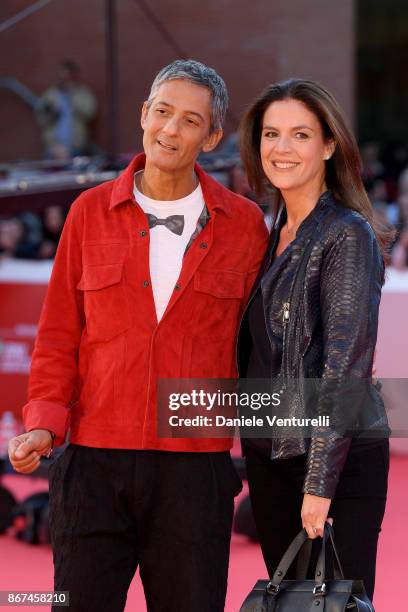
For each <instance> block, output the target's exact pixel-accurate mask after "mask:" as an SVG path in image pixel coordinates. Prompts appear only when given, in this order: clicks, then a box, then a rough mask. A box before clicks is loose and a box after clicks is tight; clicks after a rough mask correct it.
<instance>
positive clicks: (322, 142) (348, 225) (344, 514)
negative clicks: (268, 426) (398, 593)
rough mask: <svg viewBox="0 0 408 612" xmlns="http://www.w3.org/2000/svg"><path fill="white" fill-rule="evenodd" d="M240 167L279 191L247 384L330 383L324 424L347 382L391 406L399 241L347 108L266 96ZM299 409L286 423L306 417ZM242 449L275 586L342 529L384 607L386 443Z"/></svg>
mask: <svg viewBox="0 0 408 612" xmlns="http://www.w3.org/2000/svg"><path fill="white" fill-rule="evenodd" d="M241 153H242V157H243V160H244V164H245V167H246V170H247V173H248V178H249V181H250V184H251V186H252V187H253V188H254V189H256V191H257V192H258V193H265V190H267V189H268V188H269V190H270V188H271V187H272V188H273V193H272V198H273V200H274V204H275V205H274V212H275V222H274V225H273V227H272V232H271V240H270V246H269V249H268V251H267V254H266V257H265V261H264V264H263V266H262V268H261V272H260V274H259V278H258V280H257V282H256V283H255V286H254V289H253V292H252V297H251V299H250V301H249V304H248V306H247V309H246V312H245V314H244V318H243V321H242V325H241V330H240V335H239V343H238V362H239V369H240V377H247V378H268V379H270V378H276V377H279V379H281V380H287V379H295V380H298V381H299V380H304V379H307V378H318V379H320V380H319V383H320V384H319V390H318V393H317V398H318V399H317V400H316V407H315V412H314V415H318V414H321V415H329V416H331V417H336V416H337V417H338V416H339V413H340V412H341V411H342V410H344V406H347V397H346V399H345V398H344V393H343V391H342V389H344V386H345V385H344V384H343V383H344V382H345V381H346V382H350V381H352V380H361V381H362V386H363V387H366V386H368V391H367V390H366V392H365V394H363V395H364V396H365V397H366V396H367V397H368V401H369V403H370V402H372V403H373V405H374V406H378V405H381V400H380V399H379V397H376V394H377V391H376V389H374V387H372V385H371V372H372V367H373V355H374V349H375V345H376V339H377V325H378V308H379V303H380V297H381V287H382V284H383V281H384V262H383V251H384V250H385V247H386V246H387V241H388V240H389V239H390V236H389V233H387V231H386V230H384V229H381V228H377V227H376V226H375V223H374V221H373V212H372V208H371V204H370V202H369V200H368V197H367V194H366V192H365V190H364V187H363V184H362V181H361V177H360V158H359V152H358V148H357V144H356V142H355V139H354V137H353V135H352V133H351V132H350V130H349V128H348V127H347V124H346V122H345V120H344V118H343V115H342V112H341V110H340V108H339V106H338V104H337V102H336V101H335V100H334V98H333V97H332V96H331V95H330V94H329V93H328V92H327V91H326V90H325V89H324V88H322V87H321V86H319V85H318V84H316V83H314V82H311V81H303V80H298V79H292V80H290V81H286V82H283V83H278V84H275V85H271V86H269V87H267V88H266V89H265V91H264V92H263V93H262V94H261V95H260V97H259V98H258V99H257V100H256V101H255V102H254V103H253V104H252V106H251V107H250V108H249V110H248V111H247V113H246V115H245V117H244V119H243V122H242V127H241ZM270 192H271V190H270ZM364 381H365V382H364ZM342 385H343V386H342ZM360 396H361V394H358V393H357V394H354V395H353V398H354V399H355V398H357V397H360ZM295 404H296V402H295V401H293V402H292V403H289V405H288V407H287V414H285V415H284V416H289V417H291V416H295V415H297V416H299V412H298V408H299V407H298V406H297V405H295ZM354 408H355V409H356V413H357V412H358V410H360V409H362V408H361V407H357V406H355V407H354ZM336 412H337V415H336ZM385 430H386V431H387V428H385ZM383 431H384V429H383ZM243 449H244V453H245V456H246V460H247V473H248V483H249V488H250V493H251V501H252V507H253V511H254V516H255V521H256V524H257V529H258V534H259V538H260V542H261V547H262V552H263V555H264V559H265V563H266V565H267V568H268V572H269V574H270V576H271V577H272V576H273V573H274V571H275V569H276V566H277V565H278V562H279V561H280V559H281V557H282V555H283V553H284V552H285V550H286V548H287V547H288V545H289V543H290V542H291V540H292V539H293V538H294V537H295V535H296V534H297V533H298V531H299V530H300V529H301V527H302V526H303V527H304V528H305V529H306V531H307V532H308V534H309V537H310V538H312V539H314V538H316V537H317V536H321V535H322V533H323V528H324V523H325V520H326V519H327V518H328V517H330V518H332V519H333V520H334V529H335V533H336V542H337V544H338V549H339V555H340V558H341V560H342V563H343V566H344V570H345V574H346V578H353V579H357V578H362V579H363V580H364V583H365V586H366V590H367V593H368V595H369V597H371V598H372V595H373V591H374V578H375V563H376V550H377V540H378V534H379V532H380V529H381V523H382V519H383V515H384V510H385V502H386V493H387V478H388V465H389V446H388V438H387V435H383V433H381V434H378V435H376V436H375V437H372V436H371V437H369V438H368V437H364V436H363V435H360V436H359V437H355V438H352V437H350V436H349V437H344V436H342V435H340V434H339V433H338V432H337V433H336V432H335V431H334V430H333V431H329V432H328V431H327V428H326V430H325V428H322V429H319V428H315V429H314V430H312V433H311V435H310V438H309V439H303V438H299V437H296V436H294V437H293V438H290V437H287V438H279V437H273V438H272V439H271V440H266V439H246V440H243Z"/></svg>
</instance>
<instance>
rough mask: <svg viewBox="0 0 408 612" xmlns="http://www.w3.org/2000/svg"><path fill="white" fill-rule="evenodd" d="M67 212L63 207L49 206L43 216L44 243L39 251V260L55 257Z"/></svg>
mask: <svg viewBox="0 0 408 612" xmlns="http://www.w3.org/2000/svg"><path fill="white" fill-rule="evenodd" d="M65 217H66V212H65V210H64V208H63V207H62V206H48V207H47V208H46V209H45V210H44V211H43V214H42V242H41V245H40V248H39V251H38V258H39V259H52V258H53V257H55V253H56V251H57V247H58V243H59V239H60V237H61V233H62V229H63V227H64V222H65Z"/></svg>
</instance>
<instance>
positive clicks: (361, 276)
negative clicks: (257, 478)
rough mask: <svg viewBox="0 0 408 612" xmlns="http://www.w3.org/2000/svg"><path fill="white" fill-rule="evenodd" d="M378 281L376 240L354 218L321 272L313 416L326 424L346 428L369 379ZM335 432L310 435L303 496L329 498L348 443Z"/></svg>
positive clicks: (379, 267)
mask: <svg viewBox="0 0 408 612" xmlns="http://www.w3.org/2000/svg"><path fill="white" fill-rule="evenodd" d="M383 279H384V264H383V260H382V256H381V253H380V249H379V246H378V243H377V240H376V238H375V235H374V233H373V231H372V229H371V227H370V226H369V224H368V223H367V222H366V221H364V220H362V219H359V218H355V219H353V220H352V221H351V222H350V223H349V224H348V225H347V226H345V227H344V228H343V229H342V230H341V231H340V232H339V233H338V235H337V236H336V238H335V240H333V243H332V244H330V246H328V247H327V250H326V252H325V253H324V259H323V266H322V270H321V281H320V309H321V317H322V334H323V354H324V361H323V363H324V366H323V371H322V377H321V381H320V382H321V386H320V388H319V394H318V406H317V414H318V415H324V416H326V415H328V416H330V419H331V423H332V419H333V422H334V423H337V424H338V423H340V424H341V423H343V424H345V425H347V423H346V421H347V419H350V418H352V414H351V413H353V414H354V415H356V414H358V410H359V405H358V403H359V400H360V398H361V393H359V391H358V390H359V389H361V388H362V387H363V382H364V379H365V380H367V379H371V372H372V364H373V356H374V349H375V345H376V341H377V327H378V310H379V304H380V299H381V286H382V284H383ZM359 380H361V381H362V382H361V383H359V382H358V381H359ZM353 381H354V382H353ZM356 381H357V383H356ZM356 388H357V392H356ZM353 390H354V392H353ZM347 394H348V395H347ZM348 399H349V400H351V402H349V404H347V401H348ZM347 406H349V408H347ZM345 408H346V414H345V410H344V409H345ZM345 430H347V426H345ZM339 431H341V427H340V428H337V427H336V428H335V429H333V428H332V427H330V428H326V429H325V428H321V429H319V428H315V429H314V430H313V434H312V439H311V443H310V448H309V453H308V459H307V473H306V478H305V481H304V487H303V492H304V493H310V494H312V495H318V496H321V497H327V498H333V496H334V493H335V490H336V487H337V484H338V481H339V477H340V474H341V471H342V469H343V466H344V463H345V460H346V457H347V454H348V451H349V448H350V444H351V438H350V437H344V436H342V435H341V433H339Z"/></svg>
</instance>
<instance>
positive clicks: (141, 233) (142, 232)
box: [140, 230, 147, 238]
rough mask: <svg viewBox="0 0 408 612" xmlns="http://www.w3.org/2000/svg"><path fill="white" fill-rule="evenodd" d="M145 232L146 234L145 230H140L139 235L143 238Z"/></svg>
mask: <svg viewBox="0 0 408 612" xmlns="http://www.w3.org/2000/svg"><path fill="white" fill-rule="evenodd" d="M146 234H147V232H146V230H142V231H141V232H140V235H141V237H142V238H144V237H145V236H146Z"/></svg>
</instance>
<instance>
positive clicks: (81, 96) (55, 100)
mask: <svg viewBox="0 0 408 612" xmlns="http://www.w3.org/2000/svg"><path fill="white" fill-rule="evenodd" d="M96 111H97V101H96V98H95V95H94V94H93V93H92V91H91V90H90V88H89V87H87V86H86V85H84V84H83V83H81V81H80V70H79V66H78V64H76V62H74V61H73V60H71V59H66V60H64V61H63V62H61V63H60V64H59V66H58V74H57V82H56V84H55V85H52V86H51V87H49V88H48V89H47V90H46V91H45V92H44V93H43V95H42V96H41V97H40V99H39V101H38V104H37V107H36V115H37V119H38V123H39V125H40V127H41V130H42V138H43V143H44V154H45V157H46V158H49V159H70V158H71V157H73V156H75V155H85V154H89V153H90V152H91V140H90V133H89V124H90V122H91V121H92V120H93V119H94V118H95V116H96Z"/></svg>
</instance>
